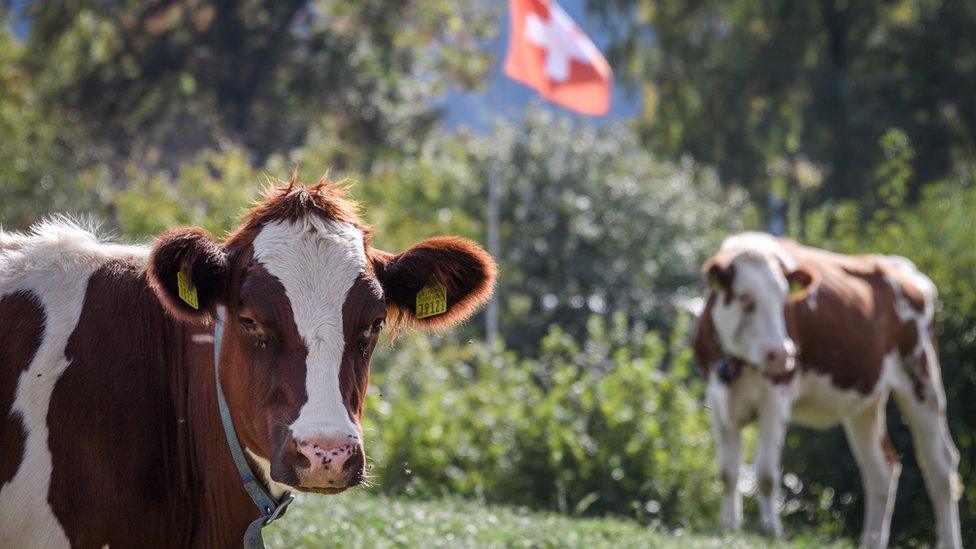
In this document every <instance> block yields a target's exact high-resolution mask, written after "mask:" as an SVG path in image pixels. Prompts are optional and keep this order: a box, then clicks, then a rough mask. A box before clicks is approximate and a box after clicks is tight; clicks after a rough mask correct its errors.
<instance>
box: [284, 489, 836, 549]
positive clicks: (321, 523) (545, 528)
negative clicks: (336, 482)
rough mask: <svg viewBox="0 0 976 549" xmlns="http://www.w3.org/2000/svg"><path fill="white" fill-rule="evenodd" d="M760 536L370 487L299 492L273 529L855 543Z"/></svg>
mask: <svg viewBox="0 0 976 549" xmlns="http://www.w3.org/2000/svg"><path fill="white" fill-rule="evenodd" d="M797 538H798V537H795V538H794V539H793V540H792V541H791V542H775V543H771V542H770V541H768V540H766V539H764V538H761V537H758V536H739V535H718V534H708V533H690V532H671V533H664V532H662V531H660V530H657V529H654V528H652V527H646V526H642V525H640V524H639V523H637V522H634V521H630V520H626V519H616V518H603V519H594V518H585V519H583V518H573V517H568V516H565V515H559V514H555V513H540V512H530V511H528V510H525V509H522V508H518V507H506V506H501V505H485V504H480V503H477V502H472V501H467V500H461V499H442V500H435V501H419V500H411V499H407V498H393V497H388V496H383V495H379V494H369V493H365V492H362V491H356V492H352V493H347V494H342V495H338V496H330V497H326V496H311V495H303V496H299V499H298V501H296V502H295V503H294V504H292V506H291V507H290V508H289V509H288V513H287V515H286V516H285V517H284V518H283V519H282V520H280V521H278V522H277V523H275V524H273V525H272V526H270V527H269V528H267V529H266V530H265V542H266V544H267V545H268V546H269V547H325V546H333V547H334V546H343V547H370V548H372V547H560V548H562V547H586V548H597V547H608V548H609V547H613V548H627V547H655V548H658V547H661V548H675V549H677V548H682V549H683V548H686V547H722V548H736V547H774V548H775V547H849V544H844V543H825V542H823V541H822V540H814V539H797Z"/></svg>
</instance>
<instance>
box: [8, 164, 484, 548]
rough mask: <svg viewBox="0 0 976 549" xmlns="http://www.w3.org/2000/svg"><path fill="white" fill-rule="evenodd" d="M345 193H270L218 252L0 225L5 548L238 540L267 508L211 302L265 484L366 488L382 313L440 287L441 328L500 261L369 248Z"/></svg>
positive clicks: (463, 312)
mask: <svg viewBox="0 0 976 549" xmlns="http://www.w3.org/2000/svg"><path fill="white" fill-rule="evenodd" d="M337 192H338V191H336V189H335V188H334V187H331V186H330V185H328V184H325V183H320V184H319V185H317V186H314V187H305V186H301V185H297V184H295V183H294V182H292V183H291V184H289V185H288V186H287V187H281V188H273V189H270V190H269V193H268V197H267V199H266V200H265V202H264V203H263V204H260V205H258V206H257V207H256V208H255V210H253V211H252V212H251V214H250V215H249V218H248V221H247V222H246V223H245V225H244V226H243V227H242V228H241V229H239V230H238V231H237V232H235V233H232V234H231V235H230V236H229V237H228V239H227V241H225V242H224V243H223V244H219V245H218V244H216V243H215V242H213V241H212V240H210V237H209V235H206V234H205V233H203V232H202V231H200V230H199V229H177V230H174V231H170V232H168V233H166V234H164V235H163V236H162V237H160V238H159V239H158V240H157V241H156V243H155V244H154V245H152V246H123V245H117V244H112V243H107V242H104V241H100V240H99V239H98V238H96V237H95V236H94V235H93V234H92V232H90V231H88V230H85V229H83V228H81V227H79V226H78V225H76V224H74V223H72V222H70V221H68V220H64V219H60V220H55V221H51V222H47V223H44V224H41V225H39V226H36V227H35V228H34V229H33V230H32V232H31V233H30V234H11V233H3V232H0V547H45V548H47V547H65V546H69V545H70V546H74V547H103V546H105V545H108V546H112V547H116V546H118V547H130V546H141V547H188V546H195V547H234V546H240V544H241V540H242V537H243V534H244V531H245V529H246V528H247V526H248V525H249V524H250V523H251V521H253V520H255V519H256V518H257V517H258V515H259V512H258V510H257V509H256V508H255V506H254V505H253V503H252V502H251V500H250V498H249V497H248V495H247V493H246V492H245V490H244V488H243V486H242V482H241V478H240V476H239V475H238V472H237V469H236V468H235V465H234V462H233V459H232V457H231V454H230V452H229V450H228V444H227V440H226V437H225V434H224V430H223V427H222V423H221V417H220V413H219V410H218V404H217V393H216V382H215V376H214V326H213V311H214V308H215V307H217V306H222V307H225V308H226V310H227V314H226V317H227V318H226V320H225V321H224V341H223V345H222V352H221V358H220V364H221V368H220V375H221V384H222V385H223V392H224V394H225V396H226V398H227V402H228V405H229V407H230V411H231V416H232V418H233V422H234V425H235V427H236V429H237V432H238V438H239V440H240V442H241V445H242V446H243V447H244V449H245V453H246V454H247V456H248V458H249V461H250V465H251V468H252V470H254V471H255V472H256V473H257V475H258V476H259V477H261V478H260V480H261V482H262V483H263V484H264V485H265V487H266V488H268V490H269V492H270V493H271V494H272V495H273V496H275V497H279V496H280V495H281V494H282V493H283V492H284V491H285V490H304V491H312V492H322V493H335V492H339V491H342V490H344V489H346V488H347V487H350V486H355V485H357V484H358V483H359V482H360V481H361V480H362V475H363V461H364V450H363V443H362V432H361V428H360V427H359V418H360V417H361V414H362V407H363V398H364V395H365V390H366V378H367V375H368V362H369V358H370V355H371V353H372V350H373V346H374V345H375V343H376V334H377V332H379V329H380V327H381V326H382V324H383V321H384V320H385V319H386V318H387V314H388V312H389V313H391V314H393V315H401V316H405V317H407V316H409V314H410V311H409V310H407V309H405V307H404V306H403V305H401V304H400V303H401V302H404V303H408V302H409V300H412V299H413V297H414V296H415V295H416V293H417V291H418V290H419V289H420V287H421V286H423V284H424V283H425V282H427V281H428V280H435V281H437V282H438V283H439V284H441V285H442V286H443V287H446V290H445V293H446V298H447V301H448V305H449V308H448V311H447V313H446V314H444V315H442V317H441V318H435V319H431V320H432V321H433V322H439V323H441V325H446V324H449V323H454V322H457V321H459V320H461V319H463V318H464V317H465V316H467V314H469V313H470V311H471V310H473V308H474V307H476V306H477V305H479V304H480V303H481V302H483V300H484V299H485V298H486V297H487V295H488V293H490V289H491V286H492V284H493V281H494V265H493V263H491V261H490V258H488V256H487V255H484V254H483V252H481V251H480V249H478V248H477V247H476V246H474V245H473V244H471V243H469V242H467V241H462V240H461V239H453V238H440V239H430V240H428V241H425V242H424V243H421V244H419V245H418V246H416V247H414V248H412V249H411V250H408V251H407V252H404V253H403V254H399V255H396V256H395V255H393V254H388V253H386V252H381V251H378V250H375V249H372V248H371V247H370V246H369V242H368V234H367V231H366V230H365V229H363V228H362V225H360V224H359V223H358V221H355V220H353V221H346V219H353V218H352V217H351V214H349V210H350V209H349V208H348V207H346V206H345V204H344V203H343V202H342V201H341V200H337V199H336V200H334V198H335V197H336V196H337V195H336V193H337ZM430 257H436V258H437V262H436V264H435V262H431V261H429V258H430ZM438 269H444V270H445V271H447V272H449V273H450V274H447V275H446V274H443V273H441V272H438ZM400 271H406V272H407V274H406V275H404V274H400ZM475 271H479V272H480V273H481V274H482V275H484V276H481V275H475V277H474V278H470V277H469V276H468V275H471V274H472V273H474V272H475ZM177 272H179V273H184V275H185V276H186V277H188V279H189V280H190V285H191V287H193V288H194V289H193V291H194V292H195V294H194V296H193V298H192V299H190V300H183V301H182V302H181V298H180V297H179V295H185V294H177V292H176V286H177V284H176V282H177V279H176V276H175V275H176V273H177ZM184 275H181V276H184ZM462 278H463V280H462ZM190 302H193V305H190ZM401 321H403V322H413V323H414V324H417V325H422V323H421V320H420V319H413V318H406V319H401Z"/></svg>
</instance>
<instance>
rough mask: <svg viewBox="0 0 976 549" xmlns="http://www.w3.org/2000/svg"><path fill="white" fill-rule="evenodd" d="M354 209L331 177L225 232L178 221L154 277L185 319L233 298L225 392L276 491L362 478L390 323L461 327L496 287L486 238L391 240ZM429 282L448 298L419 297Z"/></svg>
mask: <svg viewBox="0 0 976 549" xmlns="http://www.w3.org/2000/svg"><path fill="white" fill-rule="evenodd" d="M355 212H356V210H355V207H354V205H353V204H351V203H350V202H348V201H347V200H346V198H345V197H344V194H343V191H342V190H341V189H339V188H338V187H336V186H334V185H332V184H330V183H326V182H320V183H319V184H317V185H314V186H311V187H307V186H304V185H301V184H296V183H294V182H293V183H292V184H289V185H283V186H278V187H273V188H271V189H269V191H268V192H267V196H266V197H265V199H264V201H263V202H261V203H259V204H258V205H257V206H256V207H255V208H254V209H253V210H251V212H250V213H249V214H248V216H247V218H246V220H245V223H244V225H243V226H242V227H241V228H240V229H238V230H237V231H236V232H234V233H233V234H231V235H230V236H229V237H228V238H227V240H226V241H225V242H223V243H221V244H218V243H217V242H215V241H214V240H213V239H212V238H211V237H210V236H209V235H208V234H207V233H206V232H204V231H202V230H200V229H196V228H180V229H173V230H170V231H168V232H166V233H164V234H163V235H161V236H160V237H159V239H158V240H157V242H156V244H155V246H154V248H153V252H152V255H151V258H150V262H149V267H148V272H147V275H148V277H149V280H150V282H151V284H152V286H153V288H154V289H155V291H156V293H157V294H158V295H159V297H160V299H161V301H162V303H163V304H164V306H165V308H166V309H167V310H168V311H169V312H170V313H171V314H173V315H174V316H175V317H176V318H178V319H180V320H182V321H184V322H188V323H201V322H208V321H209V320H210V319H211V318H212V317H213V313H214V311H215V309H216V307H217V306H218V305H221V306H223V307H224V308H225V310H226V315H225V325H224V339H223V346H222V352H221V358H220V376H221V383H222V385H223V390H224V393H225V394H226V397H227V400H228V404H229V406H230V408H231V415H232V416H233V420H234V424H235V426H236V427H237V432H238V436H239V438H240V439H241V444H242V445H243V446H244V447H245V449H246V451H247V453H248V455H249V457H250V458H251V460H252V461H253V462H255V463H254V464H255V465H257V467H258V468H259V469H261V470H263V471H264V472H265V474H266V475H267V476H268V477H270V478H268V479H266V480H268V482H271V483H276V484H280V485H284V487H280V486H279V489H285V488H286V487H292V488H298V489H301V490H307V491H316V492H324V493H335V492H340V491H342V490H344V489H345V488H347V487H350V486H354V485H356V484H359V483H360V482H361V481H362V479H363V468H364V462H365V452H364V447H363V433H362V428H361V426H360V418H361V417H362V412H363V400H364V397H365V393H366V386H367V379H368V376H369V362H370V358H371V355H372V353H373V348H374V347H375V346H376V342H377V338H378V336H379V333H380V331H381V330H383V329H384V327H385V326H389V325H391V324H394V325H397V326H399V325H401V324H409V325H413V326H418V327H425V328H433V329H438V328H443V327H448V326H452V325H454V324H456V323H458V322H461V321H462V320H464V319H466V318H467V317H468V316H470V315H471V314H472V312H473V311H474V310H475V309H476V308H477V307H478V306H479V305H481V304H482V303H484V302H485V301H486V300H487V299H488V298H489V296H490V295H491V292H492V288H493V286H494V280H495V264H494V262H493V260H492V258H491V257H490V256H489V255H488V254H487V253H485V252H484V251H483V250H482V249H481V248H480V247H479V246H478V245H477V244H475V243H473V242H470V241H468V240H464V239H461V238H455V237H440V238H432V239H428V240H425V241H423V242H420V243H419V244H417V245H415V246H413V247H411V248H410V249H408V250H406V251H404V252H402V253H399V254H392V253H387V252H383V251H381V250H377V249H375V248H373V247H372V246H371V245H370V233H369V230H368V229H367V228H366V227H365V226H364V225H363V224H362V223H361V222H360V221H359V219H358V217H357V216H356V213H355ZM181 284H183V288H182V292H183V294H184V296H185V294H187V293H188V292H189V291H190V290H189V288H190V287H192V294H193V295H192V296H191V298H190V299H189V300H187V299H184V298H183V297H182V296H181V287H180V285H181ZM422 290H424V292H423V293H422V292H421V291H422ZM418 293H422V295H424V296H427V297H425V298H423V299H424V300H429V299H431V298H430V296H431V295H432V296H433V299H434V300H437V299H438V298H439V297H442V298H443V301H445V302H446V304H442V305H440V306H437V304H436V303H435V306H434V307H430V304H429V303H426V302H425V303H423V304H420V303H418ZM421 305H423V306H424V307H425V308H426V309H425V310H423V311H422V314H418V310H419V307H420V306H421ZM445 308H446V310H443V311H442V309H445ZM431 313H434V314H433V316H428V315H430V314H431Z"/></svg>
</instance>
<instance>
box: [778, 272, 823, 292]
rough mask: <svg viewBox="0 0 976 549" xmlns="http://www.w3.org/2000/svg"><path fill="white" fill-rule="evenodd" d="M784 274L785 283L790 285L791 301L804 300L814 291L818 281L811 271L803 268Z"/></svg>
mask: <svg viewBox="0 0 976 549" xmlns="http://www.w3.org/2000/svg"><path fill="white" fill-rule="evenodd" d="M784 274H785V275H786V282H787V283H789V285H790V298H791V299H806V297H807V296H808V295H810V293H811V292H813V290H815V289H816V287H817V284H818V281H819V279H818V278H817V276H816V275H815V274H813V272H812V271H809V270H807V269H804V268H803V267H800V268H799V269H796V270H794V271H791V272H788V273H784Z"/></svg>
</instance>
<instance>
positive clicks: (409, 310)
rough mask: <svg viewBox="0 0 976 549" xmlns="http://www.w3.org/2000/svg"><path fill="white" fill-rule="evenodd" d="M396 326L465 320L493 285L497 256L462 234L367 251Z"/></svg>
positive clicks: (429, 325)
mask: <svg viewBox="0 0 976 549" xmlns="http://www.w3.org/2000/svg"><path fill="white" fill-rule="evenodd" d="M370 256H371V259H372V262H373V268H374V270H375V271H376V276H377V278H379V280H380V284H382V286H383V294H384V295H385V296H386V303H387V308H388V310H389V312H390V313H391V314H392V316H393V318H392V319H391V322H392V323H393V324H394V325H396V324H399V323H401V322H405V323H408V324H412V325H415V326H419V327H423V328H428V329H433V330H438V329H442V328H447V327H450V326H454V325H456V324H458V323H460V322H463V321H464V320H466V319H467V318H468V317H469V316H471V314H472V313H474V311H475V310H476V309H477V308H478V307H479V306H481V305H482V304H484V303H485V302H487V301H488V299H489V298H490V297H491V294H492V291H494V288H495V278H496V274H497V267H496V266H495V261H494V260H493V259H492V257H491V256H490V255H488V253H487V252H485V251H484V250H483V249H482V248H481V246H479V245H477V244H475V243H474V242H471V241H470V240H466V239H464V238H457V237H450V236H442V237H437V238H430V239H427V240H424V241H423V242H420V243H419V244H416V245H414V246H413V247H411V248H410V249H408V250H407V251H405V252H403V253H401V254H398V255H393V254H390V253H387V252H383V251H380V250H370Z"/></svg>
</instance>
